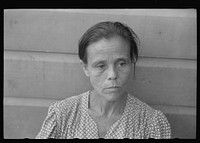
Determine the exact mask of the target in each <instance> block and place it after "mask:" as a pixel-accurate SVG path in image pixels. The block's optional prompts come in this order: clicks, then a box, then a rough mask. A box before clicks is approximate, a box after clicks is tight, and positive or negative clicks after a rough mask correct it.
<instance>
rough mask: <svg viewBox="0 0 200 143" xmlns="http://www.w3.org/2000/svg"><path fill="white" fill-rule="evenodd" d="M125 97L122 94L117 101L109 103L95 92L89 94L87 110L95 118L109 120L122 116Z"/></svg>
mask: <svg viewBox="0 0 200 143" xmlns="http://www.w3.org/2000/svg"><path fill="white" fill-rule="evenodd" d="M126 98H127V95H126V93H125V92H124V93H123V94H122V95H120V96H119V98H118V99H116V100H113V101H109V100H106V99H105V98H104V97H103V96H101V95H99V94H98V93H96V92H95V91H92V92H91V94H90V101H89V105H90V106H89V108H90V110H91V111H92V112H94V113H95V114H96V116H99V117H104V118H110V117H113V116H118V115H122V114H123V111H124V108H125V105H126Z"/></svg>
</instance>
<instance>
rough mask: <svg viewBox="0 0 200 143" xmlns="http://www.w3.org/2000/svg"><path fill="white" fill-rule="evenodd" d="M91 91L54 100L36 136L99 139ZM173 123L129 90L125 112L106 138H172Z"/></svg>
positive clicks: (41, 137)
mask: <svg viewBox="0 0 200 143" xmlns="http://www.w3.org/2000/svg"><path fill="white" fill-rule="evenodd" d="M89 95H90V91H87V92H85V93H82V94H80V95H76V96H72V97H69V98H66V99H64V100H61V101H57V102H55V103H53V104H52V105H51V106H50V107H49V109H48V114H47V116H46V119H45V120H44V122H43V125H42V127H41V130H40V132H39V133H38V134H37V136H36V139H48V138H55V139H74V138H79V139H98V138H100V137H99V134H98V126H97V123H96V122H95V121H94V120H93V119H92V117H91V116H90V114H89V112H88V103H89ZM170 137H171V128H170V124H169V122H168V120H167V118H166V117H165V115H164V114H163V113H162V112H161V111H160V110H155V109H153V108H151V107H150V106H149V105H147V104H146V103H144V102H142V101H140V100H139V99H137V98H136V97H134V96H132V95H130V94H128V96H127V99H126V105H125V108H124V112H123V114H122V116H121V118H120V119H119V120H117V121H116V122H115V123H114V124H113V125H112V126H111V127H110V128H109V130H108V131H107V133H106V135H105V137H104V138H105V139H124V138H128V139H148V138H154V139H169V138H170Z"/></svg>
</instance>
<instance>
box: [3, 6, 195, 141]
mask: <svg viewBox="0 0 200 143" xmlns="http://www.w3.org/2000/svg"><path fill="white" fill-rule="evenodd" d="M106 20H109V21H110V20H111V21H121V22H124V23H126V24H127V25H129V26H130V27H132V29H133V30H134V31H135V32H136V33H137V34H138V36H139V38H140V40H141V46H140V49H139V61H138V63H137V68H136V79H135V80H132V81H131V84H130V86H129V87H128V90H129V92H130V93H131V94H133V95H135V96H136V97H138V98H139V99H141V100H143V101H145V102H147V103H148V104H149V105H151V106H152V107H154V108H156V109H159V110H161V111H163V112H164V113H165V115H166V116H167V118H168V120H169V122H170V124H171V127H172V137H173V138H196V62H197V54H196V53H197V44H196V43H197V32H196V31H197V25H196V23H197V21H196V11H195V10H194V9H181V10H178V9H177V10H173V9H170V10H164V9H163V10H154V9H148V10H145V9H138V10H133V9H132V10H131V9H124V10H119V9H115V10H109V9H107V10H100V9H98V10H95V9H93V10H87V9H85V10H81V9H77V10H71V9H66V10H61V9H60V10H20V9H17V10H14V9H13V10H9V9H7V10H4V138H26V137H27V138H34V137H35V136H36V135H37V133H38V132H39V130H40V128H41V125H42V123H43V120H44V119H45V117H46V114H47V109H48V106H49V105H50V104H51V103H52V102H54V101H56V100H60V99H64V98H66V97H70V96H73V95H76V94H80V93H83V92H85V91H87V90H89V89H91V85H90V83H89V79H87V77H86V76H85V75H84V73H83V71H82V69H81V67H80V64H79V59H78V55H77V52H78V40H79V38H80V37H81V35H82V34H83V33H84V32H85V31H86V29H88V28H89V27H90V26H92V25H93V24H96V23H97V22H100V21H106Z"/></svg>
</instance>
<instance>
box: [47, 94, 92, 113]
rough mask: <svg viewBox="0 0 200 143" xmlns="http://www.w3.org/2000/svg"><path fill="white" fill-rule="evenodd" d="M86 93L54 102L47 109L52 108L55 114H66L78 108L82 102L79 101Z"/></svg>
mask: <svg viewBox="0 0 200 143" xmlns="http://www.w3.org/2000/svg"><path fill="white" fill-rule="evenodd" d="M87 93H88V92H85V93H82V94H79V95H74V96H71V97H68V98H65V99H63V100H60V101H56V102H54V103H52V104H51V105H50V107H49V109H52V108H53V109H54V111H56V112H57V113H67V112H68V111H69V110H70V109H74V108H77V107H78V106H80V105H81V101H82V100H81V99H82V98H83V96H85V95H87Z"/></svg>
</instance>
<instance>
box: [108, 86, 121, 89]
mask: <svg viewBox="0 0 200 143" xmlns="http://www.w3.org/2000/svg"><path fill="white" fill-rule="evenodd" d="M112 88H119V86H111V87H108V89H112Z"/></svg>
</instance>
